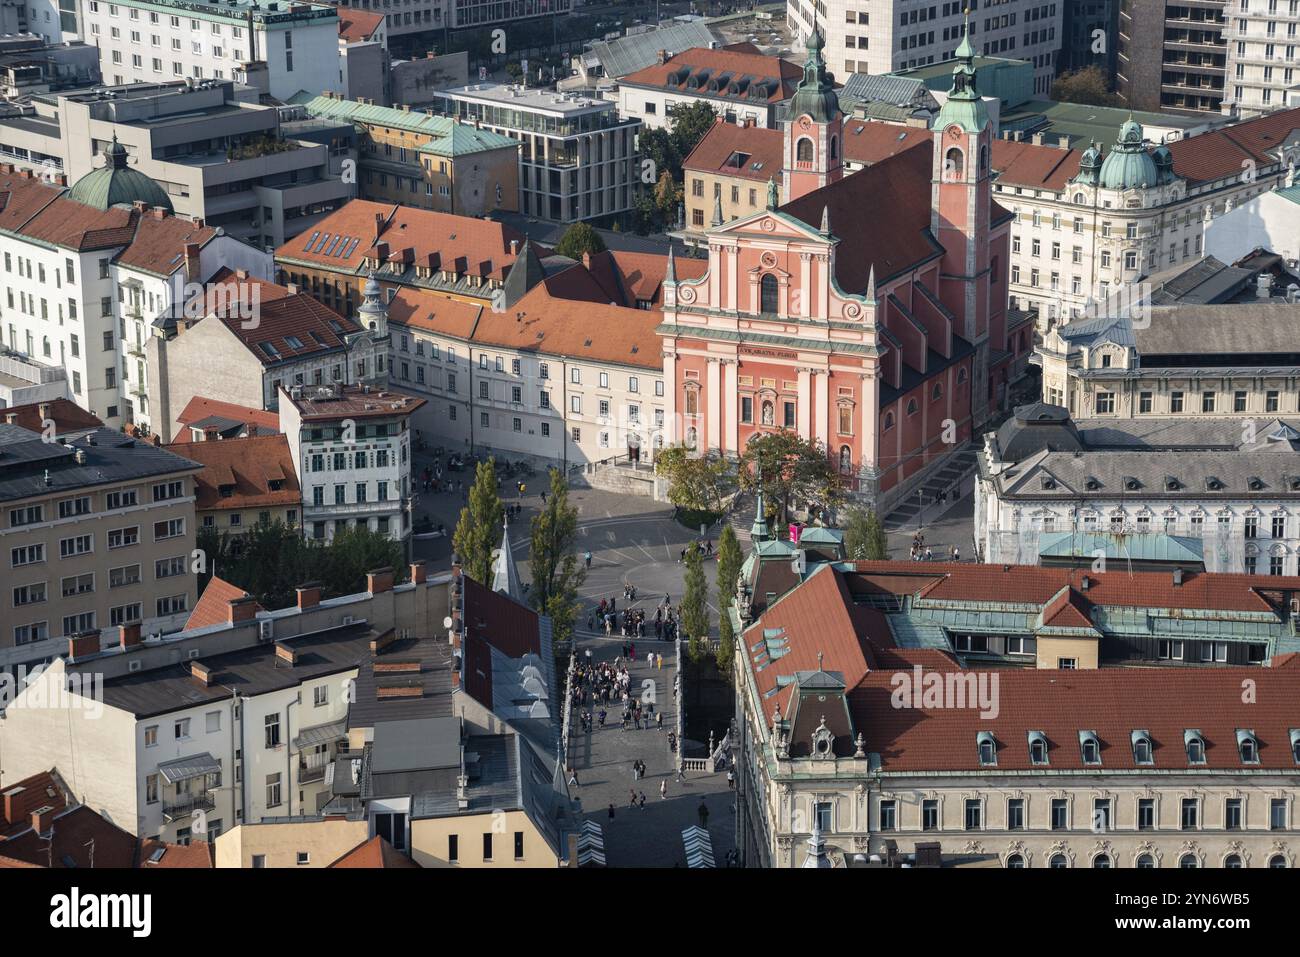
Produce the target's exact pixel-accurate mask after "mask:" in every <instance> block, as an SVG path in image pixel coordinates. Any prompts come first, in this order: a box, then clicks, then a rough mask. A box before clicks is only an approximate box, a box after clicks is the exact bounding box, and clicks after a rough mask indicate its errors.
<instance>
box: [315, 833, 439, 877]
mask: <svg viewBox="0 0 1300 957" xmlns="http://www.w3.org/2000/svg"><path fill="white" fill-rule="evenodd" d="M419 866H420V865H419V864H417V863H415V861H413V860H411V859H410V858H409V857H407V856H406V855H405V854H403V853H402V852H401V851H399V850H397V848H395V847H393V845H391V844H389V843H388V842H387V841H386V840H384V839H383V838H382V837H380V836H379V835H378V834H376V835H375V836H374V837H372V838H371V839H370V840H368V841H365V842H363V843H361V844H358V845H357V846H356V847H354V848H352V850H350V851H348V852H347V853H346V854H344V855H343V856H342V857H340V858H339V859H338V860H337V861H335V862H334V863H333V864H331V865H330V867H365V868H382V867H395V868H399V869H400V868H412V867H414V868H419Z"/></svg>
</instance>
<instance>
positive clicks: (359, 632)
mask: <svg viewBox="0 0 1300 957" xmlns="http://www.w3.org/2000/svg"><path fill="white" fill-rule="evenodd" d="M446 581H447V578H446V576H443V577H441V578H440V579H438V580H437V581H427V580H426V578H425V574H424V568H423V565H422V564H420V563H417V564H416V565H414V566H412V575H411V580H410V581H409V582H407V583H405V584H402V585H397V586H396V587H394V585H393V573H392V570H391V569H388V570H380V571H377V572H373V573H371V574H370V575H368V576H367V585H366V591H364V592H359V593H357V594H355V595H348V596H343V597H340V598H334V599H327V600H325V601H322V600H321V592H320V588H319V587H317V586H311V585H305V586H303V587H300V588H299V589H298V604H297V607H290V608H285V609H279V610H276V611H271V612H267V611H265V610H263V609H262V608H261V607H260V606H259V605H258V604H257V603H256V601H255V600H254V599H252V598H250V597H247V596H245V595H244V594H243V592H241V591H240V590H239V589H237V588H234V587H232V586H230V585H227V584H226V583H225V582H223V581H221V580H220V579H215V578H214V579H213V580H212V582H211V583H210V584H209V586H208V589H207V591H205V592H204V595H203V598H202V600H201V601H200V603H199V606H198V607H197V608H196V610H195V615H194V616H192V617H191V621H190V624H189V627H187V629H186V630H185V631H183V632H180V633H179V634H176V635H169V636H166V637H165V638H145V639H143V640H141V635H140V630H139V627H138V626H128V627H124V628H122V629H120V636H118V638H117V639H116V640H115V641H114V642H113V643H112V644H111V645H110V646H105V647H101V645H100V642H99V639H98V636H95V638H94V640H93V641H90V640H76V639H74V640H72V641H64V642H62V647H61V648H60V650H59V651H58V655H59V657H56V658H55V659H54V660H53V661H52V663H51V664H50V665H49V666H48V667H47V668H46V669H45V670H44V671H43V672H41V673H40V674H39V675H38V676H36V677H35V679H34V680H33V681H32V683H31V684H29V685H28V686H27V688H26V689H25V690H23V691H22V692H21V693H20V694H19V695H18V696H17V698H16V699H15V700H14V701H13V702H12V703H9V706H8V708H7V709H6V711H5V714H4V720H3V721H0V743H2V744H3V747H2V748H0V754H2V755H3V764H2V765H0V786H3V784H4V783H6V782H10V781H17V780H21V779H22V778H23V777H26V776H27V775H28V774H29V773H31V772H28V771H27V770H26V769H27V768H29V767H34V766H38V765H40V764H42V763H44V764H45V766H46V769H47V770H48V769H49V767H51V766H54V767H57V768H58V769H59V772H60V774H61V775H62V776H63V777H64V780H65V781H67V783H68V785H69V786H70V787H71V788H72V789H73V790H74V792H75V793H77V794H78V795H79V796H80V797H81V798H82V799H83V800H84V801H85V802H86V803H88V804H91V805H93V806H95V807H96V808H97V809H99V810H100V811H101V812H102V813H104V815H105V816H106V817H108V818H109V819H110V820H112V821H113V822H114V823H116V824H117V825H118V826H120V827H122V828H124V829H126V830H127V831H130V832H132V833H134V834H137V835H140V836H157V837H159V838H161V839H162V840H165V841H172V842H182V843H184V842H187V841H188V840H189V839H190V838H191V837H193V838H201V837H203V836H205V835H204V832H205V831H206V837H207V839H209V840H211V839H213V838H215V837H216V836H217V835H218V834H219V833H221V832H222V831H225V830H228V829H230V828H233V827H235V826H237V825H239V824H242V823H255V822H257V821H260V820H262V819H264V818H268V817H284V816H291V815H297V814H302V813H307V814H312V813H315V812H316V811H317V810H318V809H319V806H320V803H321V800H322V797H328V794H329V790H328V786H327V785H326V783H325V777H326V774H325V772H326V768H327V766H328V764H329V763H330V762H331V761H332V760H333V758H334V757H335V756H336V755H337V754H338V752H339V751H340V750H345V749H346V747H347V737H348V734H347V718H348V714H349V701H350V698H351V693H350V689H351V686H352V681H353V680H354V679H356V678H357V676H358V670H359V668H360V666H361V665H362V663H363V662H365V661H367V660H369V658H370V657H371V656H372V648H371V645H372V642H373V641H374V640H375V639H376V638H377V637H378V636H379V635H381V634H383V633H385V632H389V631H390V630H392V629H396V630H397V633H399V634H400V635H402V636H405V635H406V634H408V633H410V632H417V633H424V631H425V629H426V627H427V626H428V624H429V622H431V621H441V620H442V617H443V616H444V615H445V614H446V611H447V608H448V602H447V592H446V588H445V583H446ZM59 686H62V687H65V688H70V689H71V690H70V691H69V692H66V693H62V694H60V692H59V690H58V688H59ZM54 728H58V729H59V734H58V735H57V736H56V735H55V734H54V731H53V729H54ZM56 737H57V739H58V740H57V741H56V740H54V739H55V738H56Z"/></svg>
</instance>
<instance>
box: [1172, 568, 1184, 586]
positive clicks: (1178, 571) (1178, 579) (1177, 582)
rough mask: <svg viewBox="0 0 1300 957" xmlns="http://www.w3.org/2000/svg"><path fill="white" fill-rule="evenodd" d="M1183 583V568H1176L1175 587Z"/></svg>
mask: <svg viewBox="0 0 1300 957" xmlns="http://www.w3.org/2000/svg"><path fill="white" fill-rule="evenodd" d="M1182 583H1183V570H1182V569H1181V568H1175V569H1174V587H1175V588H1177V587H1178V586H1179V585H1181V584H1182Z"/></svg>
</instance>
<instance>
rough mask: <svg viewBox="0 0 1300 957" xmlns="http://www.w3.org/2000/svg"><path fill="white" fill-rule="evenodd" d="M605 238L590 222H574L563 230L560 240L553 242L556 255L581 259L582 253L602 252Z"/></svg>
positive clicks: (593, 253)
mask: <svg viewBox="0 0 1300 957" xmlns="http://www.w3.org/2000/svg"><path fill="white" fill-rule="evenodd" d="M604 251H605V240H603V239H601V238H600V233H598V232H596V230H595V229H593V228H592V226H591V224H590V223H574V224H573V225H572V226H570V227H569V228H568V229H566V230H565V231H564V235H563V236H561V237H560V241H559V242H558V243H556V244H555V252H556V255H559V256H568V257H569V258H570V259H576V260H578V261H581V260H582V254H583V253H591V254H592V255H595V254H596V253H603V252H604Z"/></svg>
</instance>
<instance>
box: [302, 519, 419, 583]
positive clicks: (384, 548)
mask: <svg viewBox="0 0 1300 957" xmlns="http://www.w3.org/2000/svg"><path fill="white" fill-rule="evenodd" d="M312 559H314V561H309V565H314V566H315V567H314V568H313V573H312V575H311V578H312V579H313V580H316V581H319V582H320V583H321V590H322V591H323V592H324V593H325V594H327V595H347V594H350V593H352V592H355V591H358V590H359V589H360V588H362V587H364V585H365V581H366V572H369V571H373V570H375V569H376V568H391V569H393V571H394V579H395V580H396V581H401V580H402V578H403V577H404V576H403V575H402V569H403V566H404V565H405V564H406V555H405V549H404V548H403V546H402V543H401V542H395V541H393V539H391V538H389V537H388V536H387V535H381V534H379V533H378V532H372V531H371V530H370V529H368V528H365V527H362V526H357V525H353V526H351V527H349V528H345V529H342V530H340V531H337V532H335V533H334V538H333V540H332V541H331V542H330V543H329V545H328V546H326V547H325V548H323V549H316V550H315V552H314V554H313V555H312Z"/></svg>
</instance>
